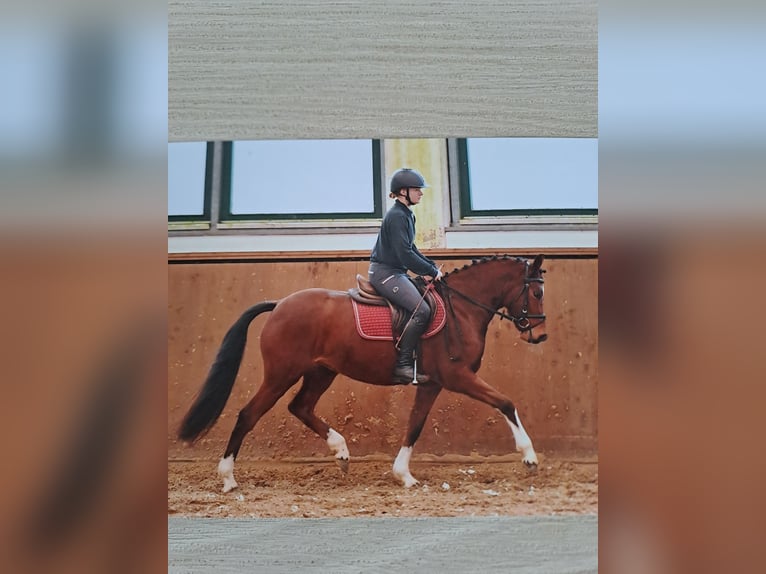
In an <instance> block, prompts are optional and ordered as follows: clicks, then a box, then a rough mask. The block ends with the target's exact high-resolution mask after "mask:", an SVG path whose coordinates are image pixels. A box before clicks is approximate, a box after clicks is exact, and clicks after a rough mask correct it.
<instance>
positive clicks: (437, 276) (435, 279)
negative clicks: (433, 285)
mask: <svg viewBox="0 0 766 574" xmlns="http://www.w3.org/2000/svg"><path fill="white" fill-rule="evenodd" d="M442 277H444V274H443V273H442V270H441V269H439V271H438V272H437V273H436V277H434V281H439V280H440V279H441V278H442Z"/></svg>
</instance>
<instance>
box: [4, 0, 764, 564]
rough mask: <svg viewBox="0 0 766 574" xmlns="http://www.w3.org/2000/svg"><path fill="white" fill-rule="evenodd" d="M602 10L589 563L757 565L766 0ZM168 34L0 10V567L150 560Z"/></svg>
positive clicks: (44, 11)
mask: <svg viewBox="0 0 766 574" xmlns="http://www.w3.org/2000/svg"><path fill="white" fill-rule="evenodd" d="M599 10H600V16H599V36H600V37H599V130H600V133H599V140H600V141H599V163H600V171H599V178H600V187H599V211H600V213H599V215H600V224H601V225H600V227H601V229H600V230H599V231H600V233H599V235H600V243H601V245H600V252H601V253H600V254H599V255H600V256H599V258H600V277H601V281H600V285H599V297H600V310H599V315H600V318H601V325H600V330H599V331H600V343H601V345H600V353H599V354H600V375H601V376H600V379H601V385H600V405H599V407H600V409H599V410H600V418H599V423H600V433H599V434H600V465H601V470H600V474H601V483H600V489H601V499H600V501H601V505H600V532H601V535H600V564H601V568H602V569H603V570H604V571H608V572H721V571H726V572H761V571H763V564H764V556H763V554H764V548H763V544H762V534H761V533H762V532H763V531H764V513H763V508H764V495H763V493H762V485H763V484H764V483H765V482H766V480H765V479H766V473H765V472H764V459H763V456H762V454H761V453H762V451H763V447H762V445H761V444H760V442H759V440H758V439H759V438H760V435H761V425H760V424H759V423H760V418H761V411H762V410H763V405H764V399H765V398H766V397H765V396H764V395H766V391H765V390H764V383H766V376H765V375H766V369H764V359H763V356H764V353H763V347H764V345H763V341H764V338H763V335H762V333H761V332H762V326H761V325H762V321H763V319H764V305H763V302H762V294H763V293H764V292H766V289H764V287H766V276H765V275H766V271H764V265H763V262H764V260H766V259H765V258H764V255H766V242H765V238H764V234H765V233H766V232H765V231H764V230H765V229H766V228H765V227H764V201H766V199H765V197H766V194H764V177H763V176H764V169H765V168H764V165H766V162H764V147H766V144H765V143H764V142H766V139H765V138H764V135H766V134H764V131H765V130H764V122H766V119H765V118H766V113H764V112H765V111H766V110H764V102H766V94H764V91H765V90H764V74H763V62H764V61H766V58H765V56H766V49H765V47H766V46H765V42H766V40H765V39H764V35H763V29H764V19H765V18H764V16H765V13H764V8H763V6H762V4H760V3H756V2H748V1H743V0H737V1H735V2H727V3H725V4H724V3H718V4H716V3H713V2H704V3H698V2H694V3H692V2H685V1H679V0H675V1H674V2H670V3H668V2H663V3H659V2H641V3H637V2H634V3H625V2H615V1H613V0H611V1H610V0H605V1H604V2H602V3H601V4H600V7H599ZM166 27H167V9H166V5H165V4H159V3H156V2H154V3H138V4H136V3H131V4H130V6H127V5H125V6H123V5H120V4H113V3H108V4H104V3H92V2H71V1H64V2H59V3H56V4H54V5H50V4H49V3H45V4H43V3H40V2H25V3H19V2H11V3H8V2H5V3H3V17H2V19H0V47H1V48H2V49H0V62H1V63H2V66H1V69H2V70H3V81H2V84H0V85H2V89H0V237H1V238H2V242H1V243H0V265H1V266H2V274H1V275H0V277H1V278H2V279H0V310H1V312H0V317H2V319H3V321H2V329H0V358H1V361H2V365H3V367H4V368H3V373H2V392H3V400H2V401H0V413H2V424H3V427H2V431H3V432H2V433H0V441H2V448H3V452H4V453H5V461H4V462H5V468H6V472H5V473H3V482H2V484H0V487H1V488H0V500H1V501H2V507H3V509H4V512H3V516H2V519H0V520H1V521H2V522H0V535H1V536H0V540H2V541H3V542H2V543H1V544H2V547H1V548H0V569H2V571H5V572H11V571H72V572H75V571H76V572H85V571H93V572H96V571H99V572H103V571H109V572H119V571H126V572H127V571H136V572H149V571H159V570H160V569H162V568H164V567H166V554H165V553H166V540H165V538H164V537H163V533H165V531H166V518H165V517H166V508H165V506H164V504H165V502H164V490H165V486H164V483H163V480H164V479H163V476H164V469H165V465H166V462H165V461H166V453H165V452H163V451H164V449H163V448H162V447H160V446H159V445H160V443H161V441H160V440H157V438H158V437H161V436H163V434H162V433H164V432H165V431H166V420H165V419H166V404H165V401H166V395H165V389H166V380H165V379H166V362H165V335H166V334H165V326H164V323H165V315H166V310H167V305H166V300H165V298H166V294H165V281H166V267H165V266H166V261H167V259H166V257H167V241H166V238H167V235H166V231H167V223H166V219H165V217H166V215H165V210H166V208H167V202H166V199H167V198H166V193H165V185H166V171H165V170H166V157H165V156H166V150H167V147H166V145H167V129H168V125H167V115H166V110H167V108H166V106H167V100H166V95H167V83H166V79H167V35H166ZM443 119H444V121H445V122H446V121H449V118H446V117H445V118H443ZM467 135H471V136H481V135H484V134H481V133H475V134H467Z"/></svg>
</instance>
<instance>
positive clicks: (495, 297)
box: [447, 260, 524, 327]
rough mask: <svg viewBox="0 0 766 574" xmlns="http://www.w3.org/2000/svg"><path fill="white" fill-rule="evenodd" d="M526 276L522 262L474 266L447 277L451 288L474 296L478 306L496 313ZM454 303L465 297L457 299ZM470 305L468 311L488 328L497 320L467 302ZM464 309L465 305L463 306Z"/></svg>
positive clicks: (486, 263)
mask: <svg viewBox="0 0 766 574" xmlns="http://www.w3.org/2000/svg"><path fill="white" fill-rule="evenodd" d="M523 276H524V266H523V263H522V262H516V261H510V260H499V261H489V262H484V263H478V264H474V266H473V267H469V268H467V269H462V270H460V271H459V272H456V274H455V275H454V276H452V277H448V278H447V282H448V284H449V285H450V286H452V287H454V288H455V289H456V290H457V291H459V292H460V293H463V294H464V295H466V296H468V297H470V298H471V299H473V300H474V301H476V302H477V303H480V304H481V305H484V306H485V307H488V308H490V309H492V310H493V311H496V310H497V309H499V307H500V306H501V305H502V302H503V300H504V299H506V298H507V297H508V293H507V291H508V290H509V289H511V290H513V289H515V287H516V286H517V285H521V284H522V282H523ZM452 299H453V302H456V300H457V299H463V298H462V297H459V296H457V297H453V298H452ZM462 303H465V305H466V306H467V307H466V308H465V309H466V312H467V313H468V314H469V315H471V316H475V317H476V318H477V319H481V321H480V322H481V323H483V325H484V327H486V325H487V324H488V323H489V322H490V321H491V320H492V319H493V317H494V315H492V314H490V313H489V312H487V311H486V310H484V309H482V310H480V307H478V306H476V305H474V304H473V303H470V302H469V301H465V300H463V302H462ZM461 307H462V304H461Z"/></svg>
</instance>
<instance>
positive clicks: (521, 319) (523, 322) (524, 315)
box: [440, 262, 545, 333]
mask: <svg viewBox="0 0 766 574" xmlns="http://www.w3.org/2000/svg"><path fill="white" fill-rule="evenodd" d="M525 265H526V267H525V268H524V286H523V287H522V288H521V291H520V292H519V294H518V295H516V297H514V299H513V301H511V302H510V303H509V304H508V305H505V309H506V311H510V309H511V307H513V304H514V303H516V301H518V300H519V299H520V298H521V297H524V302H523V304H522V306H521V313H520V314H519V316H518V317H516V316H514V315H509V314H507V313H503V312H502V311H498V310H497V309H493V308H492V307H490V306H488V305H485V304H484V303H480V302H479V301H477V300H476V299H473V298H472V297H469V296H468V295H466V294H465V293H461V292H460V291H458V290H457V289H455V288H454V287H452V286H450V285H448V284H447V281H445V280H444V279H442V280H441V281H440V285H441V286H442V287H446V288H447V289H449V290H450V291H452V292H453V293H455V295H460V296H461V297H462V298H463V299H465V300H466V301H468V302H469V303H472V304H473V305H476V306H477V307H481V308H482V309H485V310H487V311H489V312H491V313H493V314H494V315H497V316H499V317H500V319H501V320H502V319H508V320H509V321H511V322H512V323H513V324H515V325H516V328H517V329H518V330H519V331H521V332H522V333H525V332H526V331H531V330H532V329H533V327H532V324H531V323H530V322H529V320H530V319H542V320H543V321H544V320H545V313H542V314H535V313H529V285H530V283H541V284H543V283H545V280H544V279H543V278H542V277H530V276H529V262H525ZM540 273H545V271H543V270H541V271H540Z"/></svg>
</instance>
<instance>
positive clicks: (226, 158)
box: [219, 140, 383, 223]
mask: <svg viewBox="0 0 766 574" xmlns="http://www.w3.org/2000/svg"><path fill="white" fill-rule="evenodd" d="M222 151H223V157H222V158H221V162H222V166H221V168H222V169H221V198H220V210H221V211H220V217H219V221H220V222H221V223H226V222H236V221H302V220H351V219H370V220H374V219H377V220H380V219H381V218H382V217H383V198H382V172H381V142H380V140H372V186H373V210H372V211H364V212H344V213H332V212H323V213H237V214H234V213H232V212H231V192H232V188H231V178H232V174H231V170H232V159H233V155H234V142H231V141H227V142H223V150H222Z"/></svg>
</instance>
